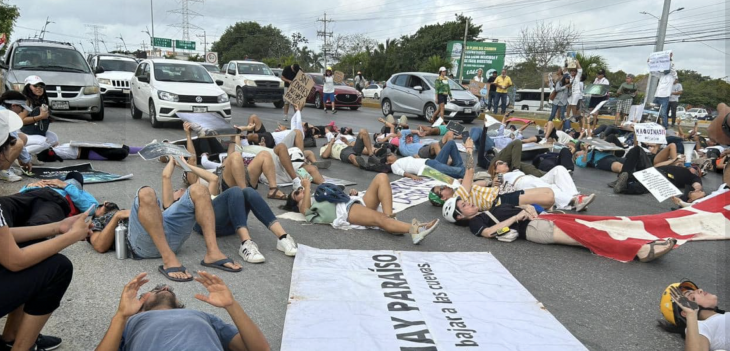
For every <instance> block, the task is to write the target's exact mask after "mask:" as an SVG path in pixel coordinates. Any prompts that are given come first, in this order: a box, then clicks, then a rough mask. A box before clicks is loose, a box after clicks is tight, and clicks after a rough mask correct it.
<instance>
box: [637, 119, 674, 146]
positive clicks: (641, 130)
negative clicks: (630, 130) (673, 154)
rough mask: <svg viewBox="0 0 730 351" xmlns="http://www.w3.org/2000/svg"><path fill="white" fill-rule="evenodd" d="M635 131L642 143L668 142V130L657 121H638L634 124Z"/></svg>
mask: <svg viewBox="0 0 730 351" xmlns="http://www.w3.org/2000/svg"><path fill="white" fill-rule="evenodd" d="M634 132H635V133H636V139H637V140H638V141H639V142H640V143H647V144H666V143H667V131H666V130H665V129H664V127H662V126H660V125H658V124H656V123H637V124H634Z"/></svg>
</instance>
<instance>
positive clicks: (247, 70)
mask: <svg viewBox="0 0 730 351" xmlns="http://www.w3.org/2000/svg"><path fill="white" fill-rule="evenodd" d="M224 67H225V68H226V73H225V75H224V76H223V85H222V86H221V88H223V91H224V92H226V94H228V95H229V96H233V97H235V98H236V105H238V107H244V106H246V105H249V104H254V103H257V102H272V103H274V106H275V107H276V108H282V107H283V106H284V82H283V81H282V80H281V79H279V77H277V76H275V75H274V73H273V72H272V71H271V69H270V68H269V66H267V65H266V64H265V63H263V62H257V61H249V60H245V61H231V62H229V63H228V65H226V66H224Z"/></svg>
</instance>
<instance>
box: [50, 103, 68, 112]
mask: <svg viewBox="0 0 730 351" xmlns="http://www.w3.org/2000/svg"><path fill="white" fill-rule="evenodd" d="M51 108H52V109H54V110H68V109H69V108H70V107H69V106H68V101H51Z"/></svg>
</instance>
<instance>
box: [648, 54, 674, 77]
mask: <svg viewBox="0 0 730 351" xmlns="http://www.w3.org/2000/svg"><path fill="white" fill-rule="evenodd" d="M671 54H672V50H666V51H657V52H652V53H651V55H649V72H661V71H664V70H668V69H671V68H672V60H671Z"/></svg>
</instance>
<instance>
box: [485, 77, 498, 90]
mask: <svg viewBox="0 0 730 351" xmlns="http://www.w3.org/2000/svg"><path fill="white" fill-rule="evenodd" d="M495 79H497V77H489V79H487V83H494V80H495ZM489 91H497V85H496V84H492V85H490V86H489Z"/></svg>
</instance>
